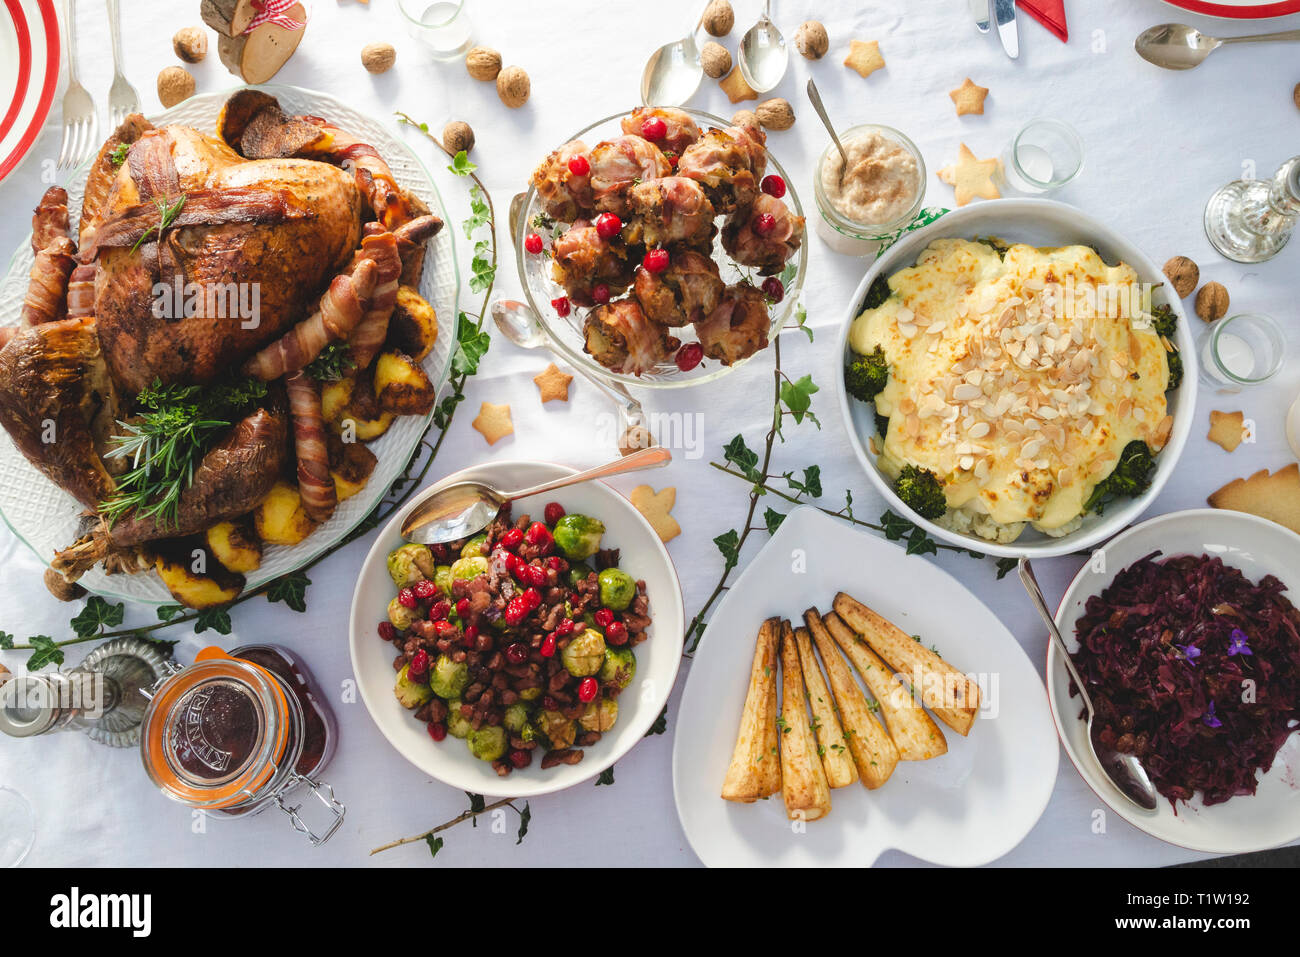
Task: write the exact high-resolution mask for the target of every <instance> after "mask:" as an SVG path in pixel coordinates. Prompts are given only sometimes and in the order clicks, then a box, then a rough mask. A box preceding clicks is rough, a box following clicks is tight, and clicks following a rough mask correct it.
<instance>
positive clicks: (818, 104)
mask: <svg viewBox="0 0 1300 957" xmlns="http://www.w3.org/2000/svg"><path fill="white" fill-rule="evenodd" d="M808 99H809V100H810V101H811V102H812V105H813V109H814V110H815V111H816V113H817V118H818V119H819V120H821V121H822V126H824V127H826V132H827V133H829V134H831V142H832V143H834V144H835V148H836V149H837V150H839V151H840V159H842V160H843V161H844V165H842V166H841V167H840V185H843V184H844V174H845V173H846V172H848V169H849V154H848V153H846V152H844V144H843V143H841V142H840V138H839V136H838V135H836V133H835V127H834V126H833V125H831V118H830V116H829V115H827V113H826V105H825V104H824V103H822V95H821V92H820V91H819V90H818V89H817V83H816V82H815V81H814V80H813V79H812V78H811V77H809V79H808Z"/></svg>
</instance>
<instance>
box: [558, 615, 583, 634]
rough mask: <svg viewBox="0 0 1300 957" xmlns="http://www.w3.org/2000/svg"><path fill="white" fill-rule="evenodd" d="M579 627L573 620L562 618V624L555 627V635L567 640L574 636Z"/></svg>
mask: <svg viewBox="0 0 1300 957" xmlns="http://www.w3.org/2000/svg"><path fill="white" fill-rule="evenodd" d="M577 627H578V626H577V625H575V624H574V623H573V619H572V618H561V619H560V623H559V624H558V625H556V626H555V634H556V636H557V637H560V638H567V637H568V636H569V635H571V634H573V632H574V629H575V628H577Z"/></svg>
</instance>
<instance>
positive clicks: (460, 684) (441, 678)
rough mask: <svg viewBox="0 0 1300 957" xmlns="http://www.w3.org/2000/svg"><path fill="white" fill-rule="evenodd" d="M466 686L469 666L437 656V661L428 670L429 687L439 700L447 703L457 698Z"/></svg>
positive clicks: (443, 656) (444, 656)
mask: <svg viewBox="0 0 1300 957" xmlns="http://www.w3.org/2000/svg"><path fill="white" fill-rule="evenodd" d="M467 684H469V665H467V664H465V662H463V661H452V660H451V659H450V658H448V657H447V656H446V655H439V656H438V660H437V661H436V662H434V665H433V667H432V668H431V669H429V685H430V687H432V688H433V693H434V694H436V695H437V696H438V697H439V698H443V699H445V700H447V701H450V700H451V699H452V698H459V697H460V693H461V692H462V691H464V690H465V686H466V685H467Z"/></svg>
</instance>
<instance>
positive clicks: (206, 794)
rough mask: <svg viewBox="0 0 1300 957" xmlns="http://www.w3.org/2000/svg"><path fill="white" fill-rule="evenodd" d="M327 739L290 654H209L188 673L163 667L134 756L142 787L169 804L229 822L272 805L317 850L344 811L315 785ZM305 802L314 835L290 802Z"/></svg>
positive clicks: (307, 676) (324, 709) (317, 706)
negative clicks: (319, 813) (310, 807)
mask: <svg viewBox="0 0 1300 957" xmlns="http://www.w3.org/2000/svg"><path fill="white" fill-rule="evenodd" d="M336 737H337V726H336V724H335V722H334V717H333V714H332V713H331V711H330V710H329V707H328V706H327V705H326V703H325V701H324V699H323V698H322V696H321V695H320V693H319V691H318V689H317V687H316V685H315V681H314V679H313V678H312V676H311V673H310V671H308V670H307V668H306V666H305V665H304V664H303V663H302V662H301V661H299V660H298V659H296V658H295V657H294V656H293V655H292V653H290V652H289V651H287V650H286V649H284V648H280V647H278V646H274V645H247V646H244V647H241V648H236V649H235V650H233V651H232V652H230V653H229V654H227V653H226V652H224V651H222V650H221V649H220V648H215V647H213V648H205V649H203V650H202V651H201V652H199V654H198V655H197V656H196V658H195V662H194V664H193V665H191V666H189V667H180V666H173V668H172V674H171V676H170V677H168V678H167V679H166V680H165V681H163V682H162V683H161V684H160V685H159V686H158V687H157V689H156V690H155V691H154V692H153V694H152V698H151V701H150V704H149V708H148V710H147V711H146V712H145V716H144V723H143V725H142V727H141V736H140V753H141V757H142V759H143V761H144V766H145V771H146V772H147V773H148V774H149V777H150V779H151V780H152V781H153V782H154V784H156V785H157V786H158V788H159V790H161V791H162V792H163V794H165V795H166V796H167V797H169V798H171V799H172V800H174V801H177V802H179V803H181V804H185V805H187V806H189V807H192V808H196V809H199V810H202V811H204V812H205V813H208V814H212V815H222V816H229V817H241V816H245V815H250V814H256V813H258V812H259V811H262V810H265V809H266V808H268V807H270V806H272V805H274V806H276V807H278V808H280V810H281V811H283V812H284V813H285V814H287V815H288V816H289V818H290V821H291V822H292V824H293V827H294V829H295V830H298V831H300V832H302V833H303V834H306V835H307V837H308V839H309V840H310V841H311V843H312V844H313V845H319V844H323V843H324V842H325V841H327V840H329V838H330V837H331V836H332V835H333V834H334V832H335V831H337V830H338V828H339V826H340V825H341V824H342V823H343V816H344V813H345V812H346V808H345V807H344V805H343V804H342V803H340V802H339V801H338V800H336V799H335V797H334V791H333V788H331V787H330V786H329V785H328V784H326V783H324V782H322V781H319V780H318V779H317V774H318V773H319V772H320V771H321V769H322V768H324V766H325V765H326V763H328V761H329V759H330V758H331V757H332V756H333V753H334V744H335V738H336ZM308 793H310V795H312V796H314V797H315V798H317V799H318V800H319V801H320V803H321V804H322V805H323V806H324V812H323V813H324V814H325V816H326V820H325V823H324V824H323V826H321V828H320V829H319V831H317V830H316V829H314V828H313V827H311V826H309V825H308V823H307V821H306V819H305V817H304V815H303V813H302V811H303V804H302V802H299V803H298V804H291V803H290V802H291V800H292V798H293V796H294V795H295V794H296V795H303V796H305V795H307V794H308ZM311 816H314V815H312V814H308V815H306V817H311Z"/></svg>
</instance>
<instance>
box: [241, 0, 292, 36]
mask: <svg viewBox="0 0 1300 957" xmlns="http://www.w3.org/2000/svg"><path fill="white" fill-rule="evenodd" d="M298 2H299V0H253V9H254V10H256V11H257V15H256V16H255V17H253V19H252V20H250V21H249V23H248V26H246V27H245V28H244V32H245V33H252V32H253V30H255V29H256V28H257V27H260V26H261V25H262V24H264V23H274V24H275V25H276V26H277V27H280V28H282V29H284V30H301V29H302V28H303V27H305V26H306V25H307V22H306V21H305V20H299V19H297V18H296V17H291V16H289V11H290V10H291V9H293V7H294V6H295V5H296V4H297V3H298Z"/></svg>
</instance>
